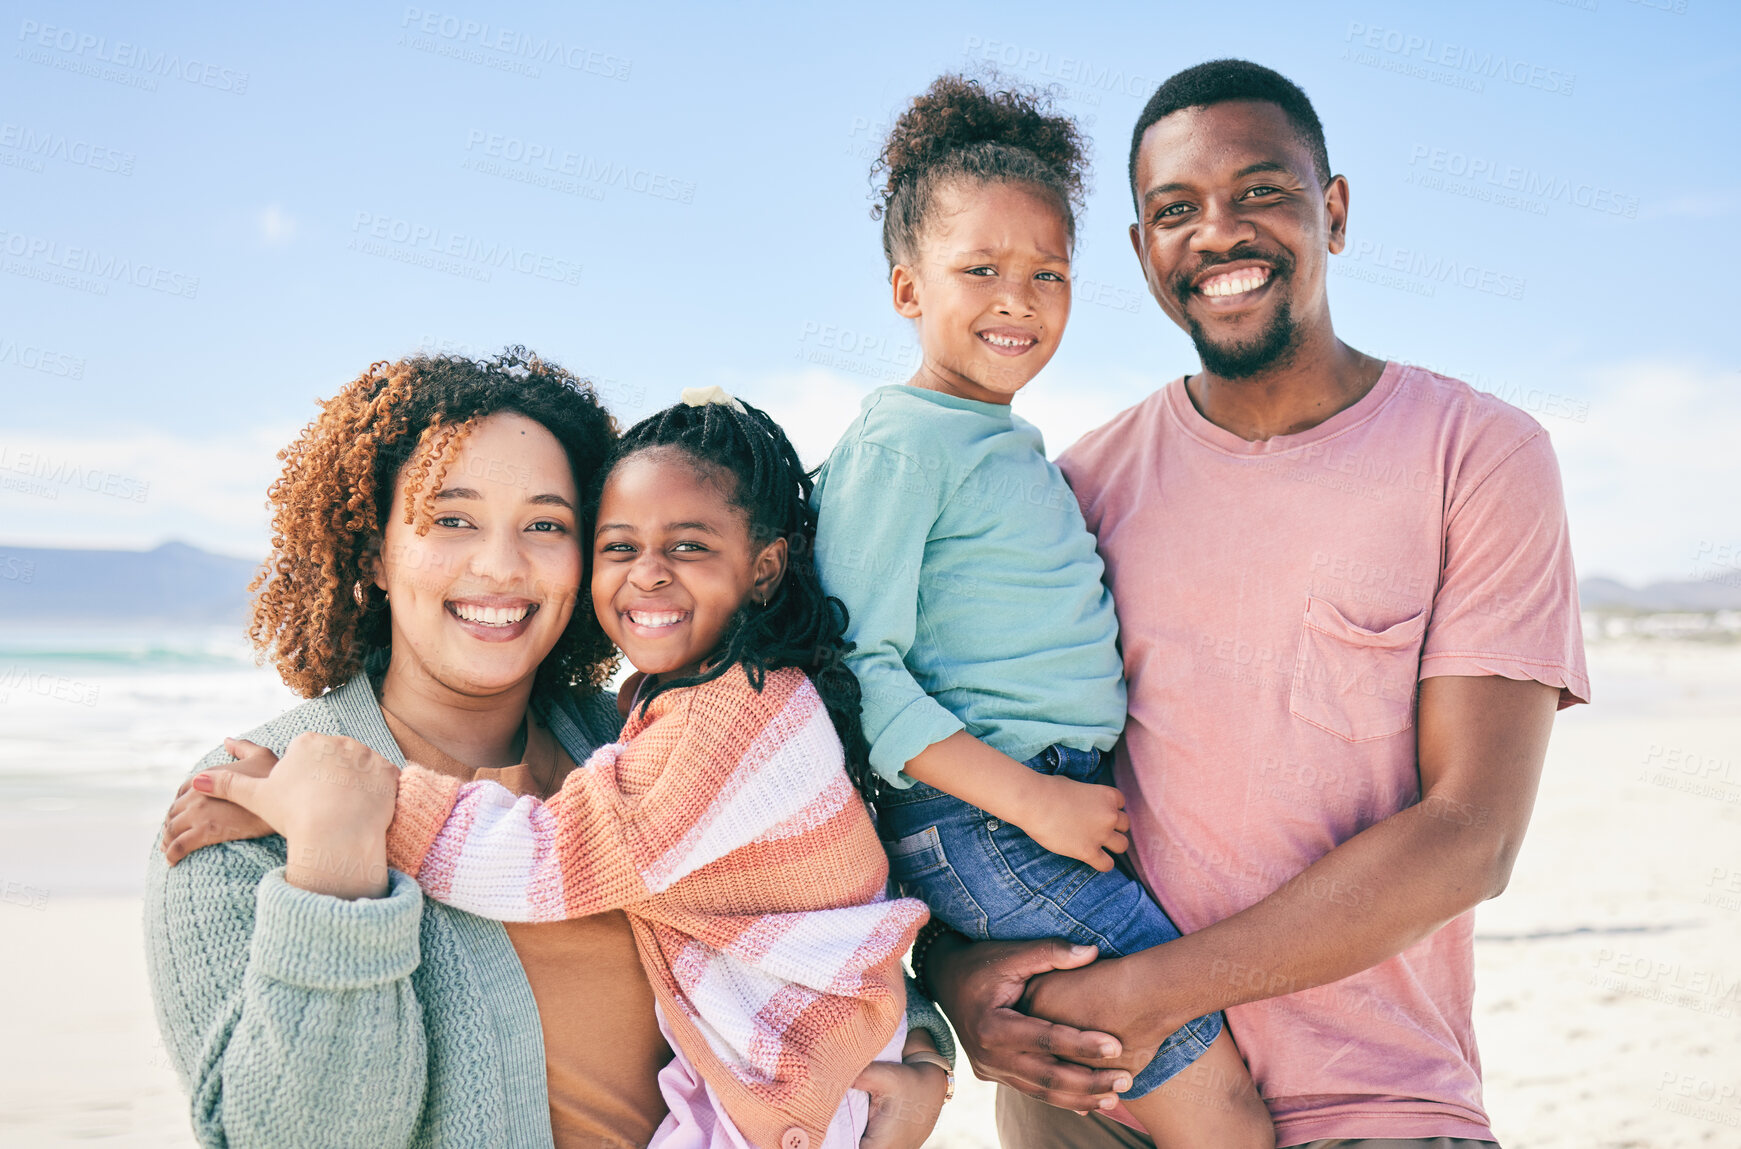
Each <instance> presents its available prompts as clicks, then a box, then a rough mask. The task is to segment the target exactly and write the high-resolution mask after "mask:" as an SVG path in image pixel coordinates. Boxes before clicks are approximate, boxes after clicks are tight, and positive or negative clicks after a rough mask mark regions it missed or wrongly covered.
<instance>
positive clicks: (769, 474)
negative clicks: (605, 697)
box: [588, 399, 871, 793]
mask: <svg viewBox="0 0 1741 1149" xmlns="http://www.w3.org/2000/svg"><path fill="white" fill-rule="evenodd" d="M740 407H741V408H742V409H741V410H739V408H740ZM664 448H670V449H675V450H678V451H681V452H683V453H684V454H685V455H687V456H689V459H690V460H691V461H693V462H694V463H695V464H696V465H698V466H699V467H701V468H704V469H706V470H709V471H713V472H716V473H723V474H725V475H729V476H730V478H731V481H730V483H729V484H727V489H726V498H727V499H729V500H730V501H731V504H732V505H733V506H735V507H737V508H738V509H739V510H741V511H743V513H744V515H745V517H746V518H747V519H748V522H749V534H750V543H751V545H752V546H753V547H756V548H761V547H765V546H767V545H768V544H769V543H771V542H773V541H774V540H775V539H782V538H783V539H785V540H786V552H787V558H786V574H785V577H784V578H782V579H781V580H780V585H779V587H778V589H777V590H775V592H774V595H773V597H772V598H770V599H769V600H768V602H767V605H765V606H756V605H754V604H751V603H745V604H744V605H743V606H741V607H739V608H738V611H737V613H736V615H734V616H733V617H732V620H731V622H730V623H729V624H728V625H727V627H726V630H725V633H724V635H722V636H721V638H720V640H719V645H718V646H717V647H715V648H714V651H713V654H712V656H711V657H712V661H711V663H710V664H709V665H708V667H707V669H705V670H703V671H702V672H701V673H699V674H695V675H690V676H687V677H683V678H673V679H670V680H661V681H659V682H657V683H655V684H654V685H653V686H651V687H649V688H648V689H647V690H646V691H645V693H644V694H643V699H644V701H643V703H642V708H643V712H644V710H645V706H646V703H647V702H651V701H652V699H653V698H654V697H655V696H656V695H658V694H660V693H662V692H664V691H666V690H672V689H675V688H677V687H683V686H698V685H700V684H701V683H704V682H711V681H713V680H714V679H716V678H718V677H719V676H720V675H722V674H724V673H725V672H726V671H727V670H729V669H731V668H732V667H734V666H742V667H743V668H744V673H745V674H746V675H747V676H748V677H749V680H750V685H751V686H753V687H754V688H755V689H757V690H760V689H761V688H762V683H763V681H764V678H765V676H766V674H767V672H768V671H770V670H780V669H783V668H785V667H789V666H791V667H797V668H798V669H799V670H802V671H803V672H804V673H805V674H807V675H808V676H809V677H810V681H811V682H812V683H814V684H815V686H816V692H817V693H818V694H819V695H821V696H822V702H823V705H824V706H826V707H827V708H828V717H829V718H830V720H832V721H833V723H834V729H835V732H836V733H838V734H839V735H840V742H841V745H842V746H843V747H844V748H845V750H846V769H847V774H848V775H850V776H851V778H852V781H853V784H854V785H856V786H857V787H858V788H859V789H860V790H861V791H865V792H867V793H868V792H869V791H868V789H867V787H868V786H869V784H870V780H871V773H870V753H869V750H868V748H867V747H866V745H865V741H864V732H863V730H862V729H861V728H860V726H859V701H860V699H859V688H858V679H857V678H855V677H854V676H853V673H852V671H851V670H850V669H848V668H847V665H846V657H845V656H846V654H847V653H848V652H849V651H851V650H852V648H853V644H852V643H850V642H848V641H847V640H846V637H845V630H846V621H847V614H846V606H845V605H844V604H843V603H842V602H841V601H840V600H839V599H837V598H834V597H833V596H831V595H829V594H828V593H827V592H826V591H824V590H823V589H822V580H821V578H820V577H819V576H818V575H817V573H816V560H815V553H816V512H815V510H814V509H812V507H811V505H810V492H811V490H812V488H813V483H812V482H811V477H810V475H809V473H807V472H806V471H805V470H804V465H803V464H802V463H801V462H799V460H798V452H797V451H796V450H794V449H793V447H792V443H791V440H789V439H787V438H786V433H785V432H784V431H782V430H781V429H780V425H779V424H778V423H776V422H774V420H773V419H772V418H770V417H769V416H768V414H767V412H765V411H762V410H760V409H758V408H756V407H752V406H751V405H750V404H748V403H745V402H743V401H742V400H741V399H740V400H737V401H736V404H735V405H733V404H729V403H706V404H703V405H701V406H697V407H691V406H688V405H686V404H682V403H679V404H677V405H676V406H674V407H667V408H666V409H665V410H663V411H660V412H658V413H657V414H654V415H650V416H648V417H647V418H645V419H643V420H641V421H640V422H639V423H636V424H635V425H634V426H633V427H630V428H629V429H628V431H626V432H625V433H624V434H623V437H622V439H621V440H619V441H618V443H617V447H616V451H615V452H614V453H613V455H612V457H611V465H610V466H608V467H605V468H603V469H602V470H601V471H600V478H599V481H598V484H597V489H595V491H594V493H593V498H592V500H591V502H592V507H593V513H592V514H591V515H589V516H588V518H589V519H590V520H595V521H596V519H597V506H598V495H599V494H600V493H601V492H602V489H603V486H604V481H605V479H607V478H609V475H610V472H611V471H612V470H614V469H615V467H616V465H617V464H619V463H621V462H622V461H623V460H625V459H628V458H629V457H630V456H632V455H637V454H640V453H641V452H643V451H653V450H660V449H664Z"/></svg>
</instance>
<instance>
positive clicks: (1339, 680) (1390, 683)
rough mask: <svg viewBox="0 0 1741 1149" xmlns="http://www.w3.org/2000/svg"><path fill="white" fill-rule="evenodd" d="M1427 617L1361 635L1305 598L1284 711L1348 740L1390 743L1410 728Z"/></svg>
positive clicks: (1331, 608) (1325, 606) (1328, 608)
mask: <svg viewBox="0 0 1741 1149" xmlns="http://www.w3.org/2000/svg"><path fill="white" fill-rule="evenodd" d="M1426 629H1427V612H1426V611H1425V610H1422V611H1421V612H1420V613H1419V614H1417V615H1415V616H1414V617H1412V618H1405V619H1403V620H1402V621H1401V622H1398V623H1395V624H1393V625H1391V626H1387V627H1385V628H1384V629H1383V630H1368V629H1367V628H1365V627H1363V626H1358V625H1356V624H1354V623H1352V622H1349V621H1348V619H1347V617H1346V616H1344V615H1343V613H1342V612H1341V611H1340V610H1338V609H1336V606H1335V604H1333V603H1331V602H1329V601H1327V600H1325V599H1321V598H1310V597H1308V598H1307V599H1306V615H1305V619H1304V621H1303V623H1302V624H1301V629H1300V646H1299V650H1298V652H1297V653H1296V654H1295V655H1294V683H1293V689H1292V691H1291V692H1290V694H1289V696H1288V710H1289V712H1290V713H1292V714H1293V716H1294V717H1295V718H1299V719H1303V720H1304V721H1306V722H1310V723H1311V724H1312V725H1313V726H1317V727H1319V728H1320V729H1323V730H1328V731H1329V732H1330V733H1332V734H1334V735H1336V736H1337V737H1338V738H1344V739H1347V740H1348V741H1349V742H1366V741H1369V740H1371V739H1374V738H1389V737H1390V736H1391V735H1393V734H1400V733H1402V732H1403V731H1404V730H1407V729H1408V728H1409V727H1410V726H1412V725H1414V709H1415V687H1416V685H1417V684H1418V683H1419V679H1420V666H1421V636H1422V635H1423V634H1424V633H1425V632H1426Z"/></svg>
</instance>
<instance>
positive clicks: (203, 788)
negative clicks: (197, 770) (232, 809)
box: [191, 774, 212, 794]
mask: <svg viewBox="0 0 1741 1149" xmlns="http://www.w3.org/2000/svg"><path fill="white" fill-rule="evenodd" d="M191 785H192V786H193V788H194V789H195V790H198V791H199V792H200V793H201V794H210V793H211V792H212V776H211V775H210V774H195V775H194V776H193V782H192V783H191Z"/></svg>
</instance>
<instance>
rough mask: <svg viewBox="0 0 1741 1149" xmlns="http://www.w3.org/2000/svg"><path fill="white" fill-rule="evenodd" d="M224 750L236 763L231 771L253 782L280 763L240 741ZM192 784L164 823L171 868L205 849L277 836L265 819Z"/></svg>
mask: <svg viewBox="0 0 1741 1149" xmlns="http://www.w3.org/2000/svg"><path fill="white" fill-rule="evenodd" d="M224 749H225V750H228V751H229V752H230V757H232V758H234V759H236V761H235V762H234V763H232V764H231V765H230V766H229V767H227V769H230V770H233V771H235V772H236V773H238V774H246V775H247V776H248V777H250V778H264V777H266V776H267V775H268V774H270V773H272V767H273V766H274V765H275V764H276V763H277V762H278V755H276V754H274V753H272V751H270V750H268V749H266V748H265V747H264V746H256V745H254V743H252V742H244V741H242V740H241V739H240V738H226V739H224ZM191 783H192V779H189V780H188V781H187V782H183V783H182V784H181V788H180V789H179V790H177V791H176V792H175V801H174V802H172V803H170V806H169V813H168V815H166V816H165V817H164V819H163V842H162V847H163V856H164V858H165V859H167V860H168V862H169V864H170V865H172V866H173V865H175V864H176V863H177V862H179V861H181V860H182V859H183V858H185V857H187V856H188V855H189V854H191V853H193V852H194V851H195V850H198V849H200V848H202V847H204V846H215V845H217V844H218V843H219V842H237V841H240V840H242V839H244V838H264V837H266V836H268V835H269V834H271V833H273V830H272V827H271V826H268V825H267V824H266V822H265V821H264V819H261V818H259V817H258V816H256V815H254V814H252V813H250V812H249V811H247V810H244V809H243V808H242V807H240V806H238V805H236V804H235V803H234V802H226V801H224V800H223V799H222V798H215V797H213V796H212V795H210V794H202V793H200V792H199V791H198V790H195V789H194V788H193V786H192V785H191Z"/></svg>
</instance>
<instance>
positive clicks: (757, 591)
mask: <svg viewBox="0 0 1741 1149" xmlns="http://www.w3.org/2000/svg"><path fill="white" fill-rule="evenodd" d="M786 556H787V551H786V540H785V539H784V538H778V539H775V540H774V541H773V542H771V543H769V544H768V545H767V546H765V547H763V548H762V553H761V554H759V555H757V556H756V568H755V573H756V582H755V586H753V587H752V588H751V589H750V597H751V598H752V599H754V600H755V601H756V603H757V604H758V605H760V606H766V605H767V604H768V601H769V600H770V599H772V598H773V597H774V592H775V591H777V590H779V589H780V582H781V580H783V579H784V578H785V577H786Z"/></svg>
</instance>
